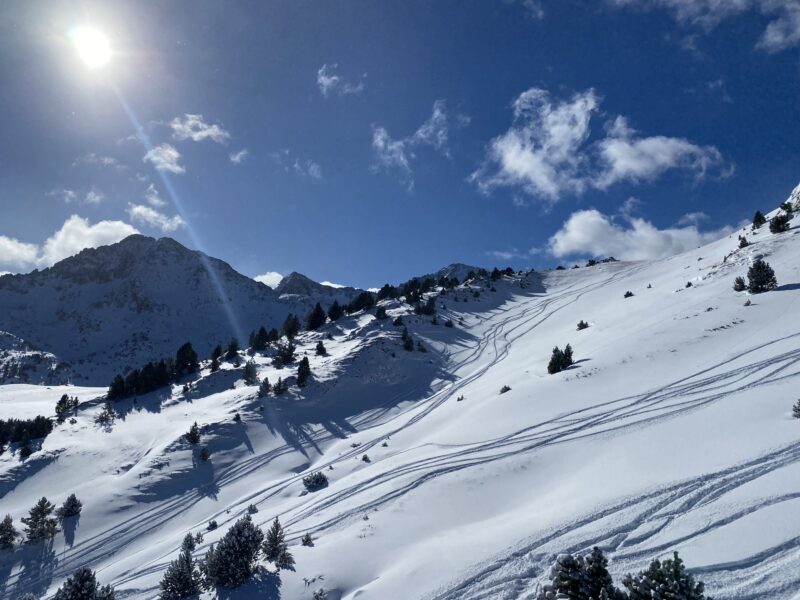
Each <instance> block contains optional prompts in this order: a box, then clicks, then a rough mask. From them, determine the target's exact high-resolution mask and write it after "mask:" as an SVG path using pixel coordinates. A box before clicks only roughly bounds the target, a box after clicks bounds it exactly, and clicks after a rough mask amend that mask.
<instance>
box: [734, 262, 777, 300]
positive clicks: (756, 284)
mask: <svg viewBox="0 0 800 600" xmlns="http://www.w3.org/2000/svg"><path fill="white" fill-rule="evenodd" d="M776 287H778V279H777V278H776V277H775V271H773V270H772V267H771V266H770V265H769V263H768V262H765V261H764V260H763V259H761V258H757V259H756V260H755V261H753V264H752V265H750V268H749V269H748V270H747V283H745V281H744V278H743V277H737V278H736V279H734V280H733V289H734V291H736V292H743V291H745V290H747V291H748V292H750V293H751V294H760V293H762V292H768V291H769V290H774V289H775V288H776Z"/></svg>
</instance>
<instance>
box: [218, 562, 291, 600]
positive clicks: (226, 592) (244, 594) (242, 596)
mask: <svg viewBox="0 0 800 600" xmlns="http://www.w3.org/2000/svg"><path fill="white" fill-rule="evenodd" d="M216 597H217V599H218V600H250V599H252V600H255V599H256V598H257V599H258V600H280V598H281V578H280V575H278V574H277V573H270V572H269V571H267V570H266V569H265V568H263V567H260V568H259V569H258V571H256V574H255V575H253V577H251V578H250V579H248V580H247V582H245V583H244V584H242V585H240V586H239V587H237V588H235V589H228V588H219V589H217V596H216Z"/></svg>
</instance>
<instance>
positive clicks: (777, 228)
mask: <svg viewBox="0 0 800 600" xmlns="http://www.w3.org/2000/svg"><path fill="white" fill-rule="evenodd" d="M790 220H791V217H790V216H789V215H788V214H785V213H779V214H777V215H775V216H774V217H772V218H771V219H770V220H769V230H770V233H783V232H784V231H789V221H790Z"/></svg>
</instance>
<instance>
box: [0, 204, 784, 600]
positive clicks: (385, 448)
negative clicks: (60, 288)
mask: <svg viewBox="0 0 800 600" xmlns="http://www.w3.org/2000/svg"><path fill="white" fill-rule="evenodd" d="M796 222H797V220H795V224H796ZM740 233H746V235H747V237H748V239H749V240H750V241H751V242H753V244H752V245H751V246H749V247H748V248H745V249H742V250H736V248H737V246H738V242H737V239H736V235H735V234H734V235H733V236H731V237H729V238H725V239H723V240H720V241H719V242H716V243H714V244H711V245H709V246H706V247H703V248H700V249H698V250H696V251H693V252H688V253H686V254H682V255H679V256H675V257H672V258H669V259H666V260H661V261H655V262H640V263H610V264H603V265H598V266H595V267H591V268H581V269H574V270H567V271H555V272H550V273H546V274H538V273H533V274H528V275H525V276H514V277H506V278H504V279H503V280H501V281H499V282H496V283H495V284H494V285H495V286H496V288H497V291H496V292H494V293H493V292H491V291H489V290H487V288H486V287H485V286H484V287H482V288H481V293H480V297H479V298H477V299H476V298H473V297H472V290H466V289H461V290H459V291H458V292H457V295H458V296H459V298H460V301H459V302H455V301H454V297H453V296H454V295H453V293H452V292H451V293H448V295H446V296H444V297H443V298H442V299H441V301H440V302H443V303H444V304H445V305H446V308H440V310H439V322H440V325H438V326H435V325H432V324H431V323H430V322H429V320H428V319H427V318H425V319H423V318H422V317H415V316H413V315H411V314H405V313H406V308H403V307H401V305H399V304H389V305H388V308H389V313H390V315H391V316H392V317H394V316H395V315H397V314H400V313H404V319H405V321H406V323H407V324H408V325H409V329H410V330H411V332H412V334H414V336H415V337H418V338H421V339H423V340H424V342H425V344H426V346H427V347H428V348H429V351H428V352H427V353H421V352H413V353H407V352H405V351H404V350H403V349H402V346H401V344H400V341H399V333H400V332H399V329H400V328H397V327H393V326H392V321H391V319H387V320H384V321H377V320H375V319H374V318H373V317H372V316H371V315H368V314H360V315H356V316H353V317H348V318H345V319H343V320H342V321H340V322H338V323H336V324H333V325H331V324H329V325H326V326H325V327H324V328H323V329H321V330H320V331H319V332H316V333H304V334H302V335H301V337H300V340H299V347H300V353H301V354H302V353H304V352H306V353H308V356H309V360H310V362H311V368H312V371H313V372H314V376H315V380H314V382H312V383H311V384H310V385H309V387H307V388H305V389H304V390H303V391H302V392H300V391H298V389H297V388H296V387H293V388H292V390H291V392H290V393H289V394H287V395H284V396H282V397H278V398H276V397H274V396H270V397H268V398H266V399H263V400H261V399H258V398H257V397H256V388H255V387H247V386H244V384H243V382H242V379H241V378H242V369H241V368H238V369H236V368H234V367H233V365H230V364H224V365H223V369H222V370H221V371H220V372H217V373H213V374H211V373H209V371H208V369H207V368H206V369H204V370H203V372H202V374H201V376H200V378H199V379H198V380H197V381H196V383H194V384H193V389H192V390H191V391H190V392H189V393H188V394H186V395H185V397H184V395H183V394H182V393H181V391H180V387H181V386H175V387H174V388H173V389H172V390H164V391H163V392H160V393H154V394H151V395H149V396H147V397H140V398H139V399H138V401H137V402H136V404H134V403H133V402H132V401H123V402H120V403H119V404H118V405H117V406H118V409H119V411H120V413H121V414H122V416H121V417H120V418H119V419H118V420H117V422H116V423H115V424H114V425H113V427H110V428H107V429H105V428H102V427H100V426H98V425H95V424H94V423H93V416H94V415H95V414H96V413H97V412H98V411H99V410H100V403H99V401H98V400H97V398H99V397H100V396H101V394H102V393H103V392H104V390H103V389H102V388H94V389H92V388H63V387H53V388H41V387H34V386H24V385H23V386H20V385H17V386H5V387H0V411H2V412H3V413H4V414H6V413H9V412H12V411H14V412H16V411H17V408H15V407H16V406H18V405H19V404H20V403H21V401H22V400H24V404H25V411H26V412H27V413H28V414H33V413H36V412H41V413H44V414H51V413H52V409H53V405H54V403H55V401H56V400H57V399H58V397H59V396H60V395H61V393H63V392H64V391H67V392H68V393H70V394H71V395H73V394H75V393H77V394H78V396H79V398H80V399H81V402H82V404H81V408H80V411H79V414H78V417H77V422H76V423H75V424H69V423H65V424H63V425H59V426H58V427H57V428H56V429H55V431H54V432H53V433H52V434H51V435H50V436H49V437H48V438H47V439H46V441H45V442H44V444H43V447H42V449H41V450H40V451H38V452H36V453H34V454H33V455H32V456H31V457H30V458H29V459H28V460H27V461H25V462H20V461H19V460H18V459H17V457H16V455H15V454H12V453H11V452H6V453H5V454H4V455H3V456H2V457H0V477H2V479H1V480H0V486H2V491H0V494H2V496H0V503H1V504H2V511H0V512H3V513H5V512H8V513H11V514H12V515H13V517H14V519H15V522H16V523H17V524H18V523H19V518H20V517H22V516H24V515H25V514H26V513H27V510H28V509H29V508H30V507H31V506H32V505H33V504H34V503H35V501H36V500H37V499H38V498H39V497H41V496H42V495H46V496H47V497H48V498H49V499H50V500H52V501H53V502H56V503H60V502H62V501H63V500H64V498H65V497H66V495H67V494H68V493H70V492H75V493H76V494H77V495H78V497H79V498H81V499H82V500H83V502H84V510H83V513H82V515H81V516H80V520H79V521H78V522H77V523H68V524H67V527H66V528H65V531H64V532H63V533H59V534H58V535H57V537H56V538H55V541H54V543H53V545H52V547H47V548H44V549H43V548H42V546H24V547H21V548H17V549H16V550H15V551H14V553H13V554H6V555H5V556H4V557H3V558H2V559H0V581H2V580H5V587H4V588H3V593H2V596H1V597H2V598H16V597H18V596H19V595H20V594H21V592H23V591H34V592H36V593H40V594H44V593H45V592H46V593H47V594H52V593H53V592H54V591H55V589H56V587H57V586H58V584H59V583H60V581H61V580H63V578H64V577H65V576H66V575H68V574H69V573H71V572H72V571H73V570H74V569H75V568H77V567H79V566H81V565H90V566H91V567H92V568H94V569H96V570H97V573H98V578H99V579H100V580H101V581H102V582H103V583H113V584H114V585H115V586H116V588H117V589H118V591H119V592H121V594H120V597H123V598H126V599H127V598H142V599H144V598H154V597H155V596H156V595H157V585H158V582H159V580H160V578H161V575H162V573H163V571H164V569H165V568H166V566H167V564H168V563H169V561H170V560H172V559H173V558H175V556H176V555H177V551H178V547H179V545H180V542H181V539H182V537H183V536H184V534H185V533H186V532H189V531H192V532H197V531H201V530H204V529H205V526H206V524H207V522H208V521H209V520H210V519H215V520H217V522H218V523H219V529H217V530H216V531H213V532H207V533H206V534H205V540H204V542H203V543H202V544H201V546H200V548H199V549H198V552H197V553H198V555H202V554H203V553H204V552H205V550H206V549H207V548H208V546H209V545H210V544H211V543H213V542H215V541H217V540H218V539H219V538H220V536H221V535H223V534H224V532H225V531H226V530H227V528H228V527H229V526H230V525H231V524H232V523H233V522H234V521H235V520H236V519H238V518H239V517H240V516H241V515H243V514H245V513H246V511H247V507H248V505H250V504H254V505H255V506H256V507H257V508H258V513H256V514H255V515H254V520H255V522H256V523H258V524H259V525H262V526H264V527H265V528H266V526H267V525H268V523H269V521H271V520H272V519H273V518H274V517H275V516H276V515H277V516H280V519H281V522H282V523H283V524H284V525H285V527H286V529H287V532H288V536H289V538H290V539H291V541H292V544H293V545H292V547H291V550H292V552H293V553H294V556H295V559H296V561H297V568H296V572H286V571H283V572H281V574H280V581H281V584H280V587H276V583H275V579H274V578H270V577H268V576H266V575H265V574H264V572H263V571H262V572H261V574H260V576H259V577H257V578H256V579H255V580H254V581H253V582H252V583H249V584H247V585H245V586H243V587H242V588H239V589H238V590H236V591H231V592H227V591H226V592H224V593H222V594H221V595H220V597H225V598H284V599H296V598H311V595H312V594H313V592H314V591H315V590H317V589H319V588H324V589H326V590H327V591H328V597H329V598H332V599H339V598H347V599H354V598H359V599H360V598H365V599H366V598H376V599H378V598H379V599H381V600H384V599H398V600H407V599H410V598H424V599H428V600H434V599H435V600H445V599H477V598H493V599H494V598H509V599H510V598H530V597H531V594H532V593H533V592H534V590H535V589H536V586H537V584H538V583H539V582H540V581H541V580H542V578H543V577H544V576H545V575H546V573H547V569H548V567H549V565H550V564H551V562H552V559H553V557H554V556H555V555H556V554H558V553H561V552H577V551H582V550H586V549H588V548H590V547H591V546H593V545H599V546H601V547H603V548H604V549H605V550H606V551H607V553H608V555H609V556H610V559H611V569H612V571H613V573H614V574H615V575H616V576H617V577H621V576H622V575H623V574H624V573H626V572H629V571H634V570H638V569H640V568H643V567H645V566H646V565H647V563H648V562H649V561H650V560H651V559H652V558H654V557H661V556H664V555H667V554H669V553H671V552H672V551H673V550H677V551H679V552H680V554H681V556H682V557H683V558H684V559H685V560H686V563H687V565H688V566H689V567H690V568H691V569H692V570H693V571H694V572H695V573H697V574H698V575H699V577H700V578H701V579H703V580H705V581H706V583H707V589H708V592H709V593H710V595H712V596H713V597H714V598H716V599H717V600H720V599H734V598H735V599H756V598H758V599H760V600H763V599H766V598H769V599H776V600H784V599H786V600H788V599H791V598H798V597H800V596H798V595H797V590H798V588H800V571H798V569H797V565H798V564H799V562H800V422H798V421H797V420H795V419H792V417H791V406H792V404H793V403H794V401H795V400H796V399H797V397H798V396H800V393H798V389H800V387H799V386H798V382H800V321H798V314H800V237H798V233H800V232H799V231H798V230H792V231H790V232H787V233H784V234H779V235H773V234H770V233H769V231H768V230H767V227H763V228H762V229H761V230H760V231H759V232H758V233H756V234H751V233H750V231H749V229H748V230H747V231H746V232H745V231H742V232H740ZM731 252H733V254H732V255H730V256H729V257H728V258H727V260H726V262H723V261H722V258H723V256H725V255H728V254H730V253H731ZM755 256H764V257H765V258H766V260H767V261H768V262H770V264H771V265H772V266H773V268H774V269H775V272H776V274H777V277H778V280H779V283H780V284H781V285H780V287H779V288H778V289H777V290H775V291H773V292H770V293H766V294H761V295H758V296H753V297H751V299H752V305H751V306H747V307H745V306H744V303H745V300H746V299H747V298H748V296H747V294H745V293H735V292H733V291H732V289H731V284H732V281H733V278H734V277H735V276H737V275H744V274H745V273H746V269H747V264H748V261H750V260H752V259H753V258H754V257H755ZM689 281H691V282H692V284H693V285H692V287H690V288H686V287H685V284H686V282H689ZM648 284H649V285H651V286H652V287H648ZM626 290H630V291H632V292H633V293H634V294H635V295H634V296H633V297H632V298H628V299H623V294H624V293H625V291H626ZM447 318H452V319H453V320H454V321H455V322H456V326H455V327H454V328H448V327H444V326H443V325H442V324H441V323H444V321H445V320H446V319H447ZM459 319H462V320H463V323H459ZM580 319H584V320H586V321H588V322H589V323H590V325H591V327H590V328H589V329H586V330H584V331H580V332H578V331H576V329H575V325H576V323H577V322H578V321H579V320H580ZM328 333H331V334H332V335H333V340H332V341H328V340H326V341H325V345H326V346H327V348H328V350H329V353H330V355H329V356H327V357H318V356H315V355H314V352H313V348H314V345H315V343H316V341H317V340H318V339H322V338H324V337H325V336H326V335H327V334H328ZM568 342H569V343H571V344H572V346H573V347H574V350H575V358H576V360H577V364H576V365H575V366H574V367H573V368H571V369H569V370H567V371H566V372H563V373H559V374H556V375H552V376H551V375H548V374H547V372H546V366H547V361H548V359H549V355H550V351H551V349H552V347H553V346H554V345H556V344H558V345H559V346H563V345H564V344H566V343H568ZM257 360H258V363H259V375H260V376H261V377H264V376H267V377H269V379H270V381H273V382H274V381H275V380H276V379H277V377H278V376H279V375H282V376H283V377H287V376H289V377H290V379H291V375H292V374H293V372H294V370H293V369H292V370H289V369H285V370H283V371H280V372H279V371H276V370H275V369H274V368H273V367H271V366H269V360H268V359H267V358H266V357H258V358H257ZM503 385H508V386H510V387H511V390H510V391H508V392H507V393H504V394H500V393H499V391H500V388H501V386H503ZM461 396H463V400H461V401H459V399H458V398H459V397H461ZM12 403H14V404H12ZM9 407H11V408H9ZM236 412H238V413H240V415H241V422H237V421H235V420H234V415H235V413H236ZM194 421H197V422H198V423H199V424H200V425H201V426H202V427H203V440H202V442H201V445H207V446H208V447H209V449H210V450H211V460H210V461H209V462H207V463H204V462H202V461H200V460H199V459H197V458H196V452H197V450H196V449H195V450H194V451H193V450H192V448H190V447H189V446H188V445H187V444H186V442H185V441H184V440H183V438H182V434H183V433H185V432H186V431H187V430H188V428H189V426H190V425H191V423H192V422H194ZM384 442H385V444H386V445H384ZM365 454H368V455H369V458H370V461H371V462H364V461H363V460H362V456H363V455H365ZM331 468H332V470H331ZM314 470H324V471H325V473H326V474H327V475H328V477H329V479H330V485H329V486H328V487H327V488H325V489H323V490H320V491H317V492H313V493H309V494H304V490H303V486H302V483H301V478H302V476H303V475H305V474H307V473H309V472H312V471H314ZM306 532H310V533H311V534H312V535H313V537H314V538H315V544H316V545H315V547H313V548H307V547H302V546H300V545H299V538H300V537H301V536H302V535H303V534H304V533H306ZM208 597H213V596H208Z"/></svg>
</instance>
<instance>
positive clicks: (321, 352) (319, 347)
mask: <svg viewBox="0 0 800 600" xmlns="http://www.w3.org/2000/svg"><path fill="white" fill-rule="evenodd" d="M314 352H315V354H316V355H317V356H327V355H328V351H327V350H326V349H325V344H323V343H322V340H320V341H318V342H317V347H316V348H315V349H314Z"/></svg>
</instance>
